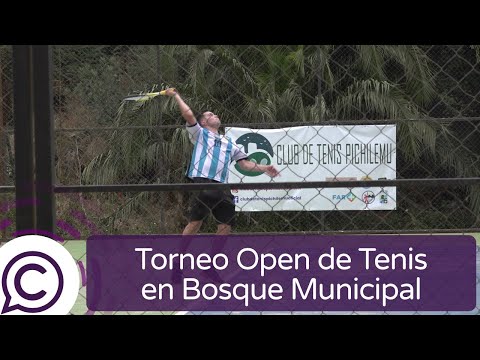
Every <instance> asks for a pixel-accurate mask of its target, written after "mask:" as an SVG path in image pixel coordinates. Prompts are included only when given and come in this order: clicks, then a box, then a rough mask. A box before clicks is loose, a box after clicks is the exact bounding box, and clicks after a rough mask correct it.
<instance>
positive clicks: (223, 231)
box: [217, 224, 232, 235]
mask: <svg viewBox="0 0 480 360" xmlns="http://www.w3.org/2000/svg"><path fill="white" fill-rule="evenodd" d="M231 232H232V226H231V225H228V224H218V226H217V235H230V233H231Z"/></svg>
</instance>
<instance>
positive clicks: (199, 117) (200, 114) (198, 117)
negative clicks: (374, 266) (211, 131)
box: [195, 112, 205, 126]
mask: <svg viewBox="0 0 480 360" xmlns="http://www.w3.org/2000/svg"><path fill="white" fill-rule="evenodd" d="M204 117H205V116H203V112H201V113H199V114H198V115H197V116H195V118H196V119H197V123H198V125H200V126H202V123H201V122H200V121H201V120H202V118H204Z"/></svg>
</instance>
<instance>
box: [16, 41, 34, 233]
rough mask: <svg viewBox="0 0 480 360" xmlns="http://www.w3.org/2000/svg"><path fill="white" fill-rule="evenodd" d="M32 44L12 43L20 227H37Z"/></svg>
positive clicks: (21, 228)
mask: <svg viewBox="0 0 480 360" xmlns="http://www.w3.org/2000/svg"><path fill="white" fill-rule="evenodd" d="M32 75H33V74H32V46H30V45H14V46H13V78H14V86H13V92H14V97H15V100H14V116H15V126H14V130H15V199H16V201H17V202H18V201H21V200H24V201H25V204H22V206H18V207H17V208H16V225H17V231H22V230H33V229H35V204H34V203H33V200H34V195H35V194H34V179H33V104H32V99H33V78H32Z"/></svg>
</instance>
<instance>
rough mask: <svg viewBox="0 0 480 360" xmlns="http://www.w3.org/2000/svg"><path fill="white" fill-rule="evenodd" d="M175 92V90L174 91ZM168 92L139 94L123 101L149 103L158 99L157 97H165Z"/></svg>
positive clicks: (129, 96)
mask: <svg viewBox="0 0 480 360" xmlns="http://www.w3.org/2000/svg"><path fill="white" fill-rule="evenodd" d="M173 90H174V91H175V89H173ZM166 93H167V90H162V91H157V92H149V93H139V94H133V95H128V96H127V97H125V98H124V99H123V101H135V102H142V101H148V100H151V99H153V98H156V97H157V96H163V95H166Z"/></svg>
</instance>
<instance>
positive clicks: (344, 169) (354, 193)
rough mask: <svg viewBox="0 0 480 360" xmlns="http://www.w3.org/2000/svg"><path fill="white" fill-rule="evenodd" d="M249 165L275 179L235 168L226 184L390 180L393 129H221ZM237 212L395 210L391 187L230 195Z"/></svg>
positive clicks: (392, 173)
mask: <svg viewBox="0 0 480 360" xmlns="http://www.w3.org/2000/svg"><path fill="white" fill-rule="evenodd" d="M225 131H226V133H225V135H226V136H229V137H231V138H232V139H233V141H234V142H236V143H237V144H238V145H239V146H240V147H243V151H244V152H245V153H246V154H248V156H249V159H250V160H252V161H255V162H257V163H259V164H266V165H269V164H272V165H274V166H275V167H276V168H277V169H278V170H279V171H280V174H281V176H279V177H276V178H273V179H272V178H270V176H268V175H266V174H261V173H258V172H256V173H255V172H246V171H243V170H241V169H240V167H239V166H238V165H236V164H235V162H233V163H232V165H231V166H230V171H231V172H230V175H229V182H230V183H254V182H305V181H348V180H378V179H395V178H396V126H395V125H355V126H353V125H352V126H331V125H329V126H300V127H292V128H283V129H265V130H259V129H248V128H226V129H225ZM232 193H233V195H234V196H235V204H236V210H237V211H282V210H285V211H286V210H297V211H302V210H306V211H317V210H395V209H396V187H384V188H380V187H365V188H363V187H357V188H322V189H291V190H288V189H285V190H282V189H280V190H272V189H267V190H235V189H233V190H232Z"/></svg>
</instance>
